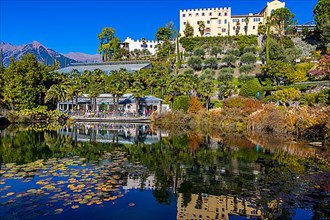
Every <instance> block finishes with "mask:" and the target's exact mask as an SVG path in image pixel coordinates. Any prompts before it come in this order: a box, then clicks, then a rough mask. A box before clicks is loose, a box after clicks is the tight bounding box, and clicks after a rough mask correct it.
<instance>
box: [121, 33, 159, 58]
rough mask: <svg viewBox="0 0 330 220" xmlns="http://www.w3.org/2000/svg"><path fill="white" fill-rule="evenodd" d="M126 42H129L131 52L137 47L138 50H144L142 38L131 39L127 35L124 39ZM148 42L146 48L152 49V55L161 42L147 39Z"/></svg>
mask: <svg viewBox="0 0 330 220" xmlns="http://www.w3.org/2000/svg"><path fill="white" fill-rule="evenodd" d="M124 43H128V44H129V45H128V47H129V52H131V51H133V50H135V49H138V50H142V49H144V48H143V44H142V41H141V40H133V39H131V38H130V37H127V38H126V39H125V41H124ZM146 43H147V47H146V49H148V50H149V51H150V53H151V54H152V55H154V54H156V48H155V47H156V45H157V44H158V43H159V42H158V41H150V40H147V41H146Z"/></svg>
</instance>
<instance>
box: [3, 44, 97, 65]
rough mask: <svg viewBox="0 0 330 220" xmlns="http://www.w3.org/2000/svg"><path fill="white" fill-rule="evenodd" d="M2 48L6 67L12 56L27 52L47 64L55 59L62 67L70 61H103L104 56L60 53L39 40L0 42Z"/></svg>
mask: <svg viewBox="0 0 330 220" xmlns="http://www.w3.org/2000/svg"><path fill="white" fill-rule="evenodd" d="M0 48H1V49H2V61H3V65H4V66H5V67H8V66H9V62H10V58H11V57H13V58H14V59H15V60H19V59H20V58H21V57H22V56H24V55H25V54H28V53H31V54H34V55H35V56H36V58H37V60H38V61H40V62H42V63H43V64H45V65H52V63H53V59H54V58H56V61H57V62H59V63H60V66H61V67H65V66H68V65H69V64H70V63H77V62H101V61H102V58H101V56H100V55H99V54H95V55H90V54H85V53H79V52H70V53H68V54H62V53H59V52H57V51H55V50H53V49H50V48H48V47H46V46H44V45H42V44H41V43H39V42H38V41H33V42H32V43H28V44H23V45H18V46H17V45H13V44H10V43H4V42H0Z"/></svg>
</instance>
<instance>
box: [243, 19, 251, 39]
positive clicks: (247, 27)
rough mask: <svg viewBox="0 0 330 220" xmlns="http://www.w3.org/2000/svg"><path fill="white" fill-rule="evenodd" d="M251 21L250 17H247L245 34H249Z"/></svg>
mask: <svg viewBox="0 0 330 220" xmlns="http://www.w3.org/2000/svg"><path fill="white" fill-rule="evenodd" d="M249 22H250V19H249V17H245V27H244V31H245V35H247V33H248V30H249Z"/></svg>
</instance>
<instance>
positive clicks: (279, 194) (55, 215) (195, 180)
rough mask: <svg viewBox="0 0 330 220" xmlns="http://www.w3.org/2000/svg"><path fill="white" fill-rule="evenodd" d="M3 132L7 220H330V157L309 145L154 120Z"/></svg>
mask: <svg viewBox="0 0 330 220" xmlns="http://www.w3.org/2000/svg"><path fill="white" fill-rule="evenodd" d="M0 132H1V133H0V166H1V167H0V216H1V220H5V219H329V218H330V169H329V166H328V164H329V158H328V157H327V155H329V152H328V150H326V149H324V148H319V147H313V146H309V145H308V144H305V143H296V142H281V141H279V140H278V139H277V138H275V137H274V138H271V139H269V138H267V139H266V138H264V137H262V136H261V137H260V136H253V137H241V136H240V135H234V134H231V135H226V136H220V135H217V134H212V135H201V134H199V133H198V132H181V131H180V132H179V131H178V132H177V134H172V133H167V132H164V131H159V130H156V129H154V128H153V127H152V126H150V125H146V124H144V125H142V124H141V125H138V124H86V123H85V124H84V123H81V124H75V125H72V126H64V127H56V126H54V127H52V126H48V127H44V126H41V125H32V126H26V127H24V126H9V127H7V128H3V129H2V130H0ZM179 133H180V134H181V135H179Z"/></svg>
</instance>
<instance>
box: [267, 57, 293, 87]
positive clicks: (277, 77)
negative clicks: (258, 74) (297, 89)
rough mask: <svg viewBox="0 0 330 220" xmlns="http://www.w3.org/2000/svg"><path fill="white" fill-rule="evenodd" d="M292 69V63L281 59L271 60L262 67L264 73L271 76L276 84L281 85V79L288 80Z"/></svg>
mask: <svg viewBox="0 0 330 220" xmlns="http://www.w3.org/2000/svg"><path fill="white" fill-rule="evenodd" d="M292 71H294V69H293V67H292V65H291V64H288V63H286V62H283V61H280V60H270V61H269V62H268V63H267V64H266V65H265V66H263V67H262V73H264V74H265V75H266V76H268V77H269V78H271V79H272V80H273V82H274V84H275V85H279V83H280V81H281V79H283V80H286V78H287V76H288V75H289V74H290V73H291V72H292Z"/></svg>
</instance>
